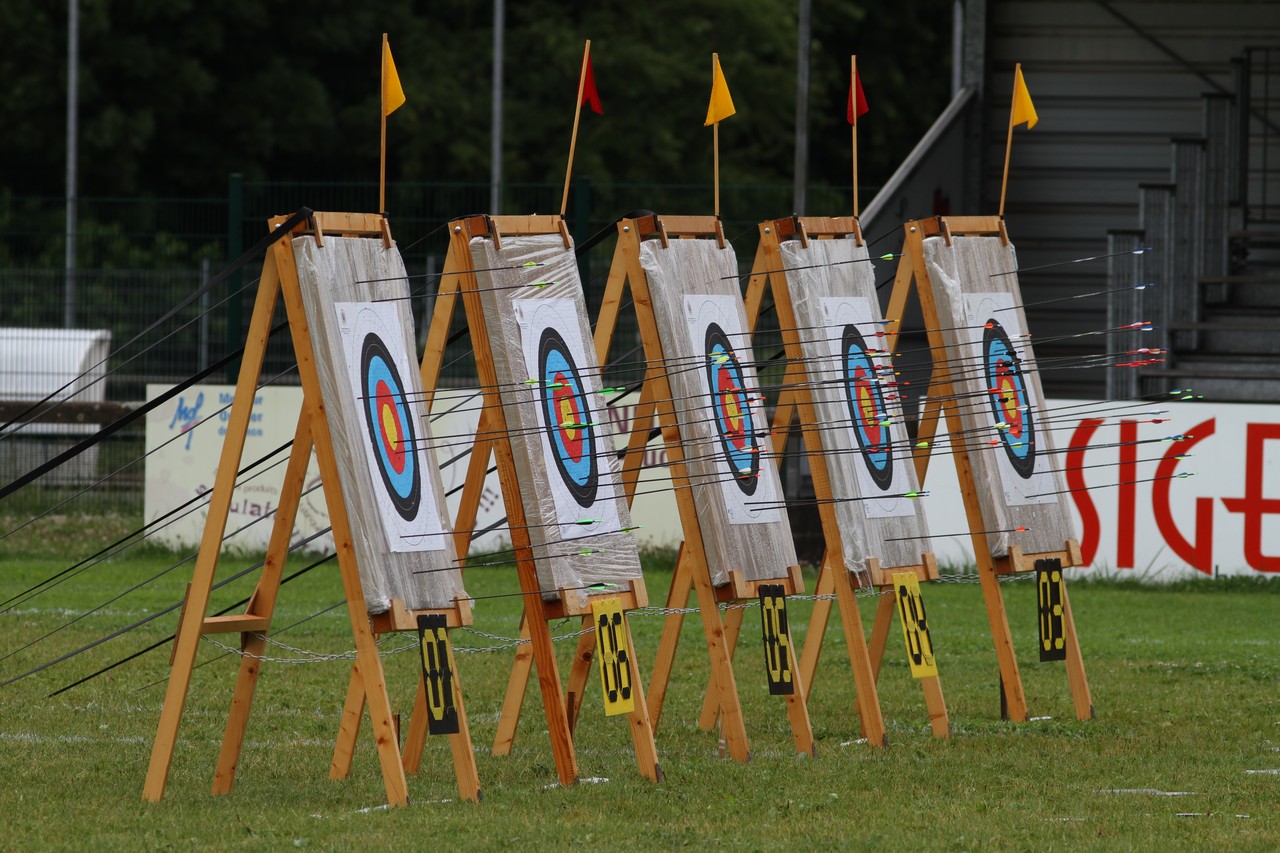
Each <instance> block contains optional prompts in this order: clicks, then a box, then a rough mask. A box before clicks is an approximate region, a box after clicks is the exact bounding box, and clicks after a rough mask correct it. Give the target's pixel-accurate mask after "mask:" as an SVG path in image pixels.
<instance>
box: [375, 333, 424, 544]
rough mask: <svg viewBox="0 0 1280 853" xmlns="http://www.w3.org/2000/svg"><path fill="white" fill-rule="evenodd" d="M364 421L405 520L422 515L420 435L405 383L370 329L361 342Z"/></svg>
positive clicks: (381, 470) (389, 491)
mask: <svg viewBox="0 0 1280 853" xmlns="http://www.w3.org/2000/svg"><path fill="white" fill-rule="evenodd" d="M360 375H361V377H363V383H362V384H363V386H364V394H363V398H364V407H363V408H364V420H365V425H366V427H367V428H368V432H369V443H370V444H371V446H372V447H373V455H374V458H375V459H376V460H377V463H378V464H377V468H378V473H379V474H380V475H381V477H382V485H383V486H384V487H385V488H386V490H387V495H388V496H389V497H390V498H391V504H392V506H394V507H395V508H396V512H398V513H399V514H400V517H401V518H403V519H404V520H405V521H412V520H413V519H414V518H416V517H417V515H418V510H419V508H420V506H421V503H422V480H421V478H420V477H419V474H418V464H417V455H416V453H415V452H414V448H415V446H416V445H417V435H416V431H415V429H414V425H413V417H412V416H411V415H410V414H409V408H408V406H406V405H405V389H404V383H403V382H401V380H400V372H399V371H398V370H396V365H395V362H394V361H393V360H392V358H391V354H390V353H389V352H388V351H387V345H386V344H385V343H383V340H382V338H381V337H379V336H378V335H377V334H375V333H373V332H370V333H369V334H367V335H365V337H364V341H363V342H362V343H361V345H360Z"/></svg>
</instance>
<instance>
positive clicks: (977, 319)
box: [962, 292, 1059, 505]
mask: <svg viewBox="0 0 1280 853" xmlns="http://www.w3.org/2000/svg"><path fill="white" fill-rule="evenodd" d="M1014 307H1015V303H1014V300H1013V295H1012V294H1010V293H999V292H997V293H975V294H967V295H966V296H965V328H964V329H963V330H962V333H963V334H964V335H965V336H967V337H968V350H969V352H968V356H967V358H966V361H965V364H964V366H963V370H964V372H965V373H972V374H976V378H977V381H978V382H979V383H980V384H981V385H982V387H983V389H984V394H983V399H980V400H974V401H969V402H967V405H970V406H972V408H973V414H974V419H975V420H977V421H978V422H982V421H983V420H985V419H989V421H988V422H989V423H990V425H991V430H990V432H989V433H988V432H985V431H980V432H978V433H976V434H975V436H974V437H973V440H972V441H971V443H983V444H985V447H984V448H983V450H982V451H981V452H987V453H991V454H994V455H995V458H996V467H997V468H998V469H999V471H1000V481H1001V484H1002V485H1003V487H1004V493H1005V500H1006V501H1007V502H1008V503H1010V504H1019V505H1027V504H1043V503H1055V502H1057V501H1058V499H1059V498H1058V496H1057V495H1052V494H1048V493H1051V492H1054V491H1056V489H1057V484H1056V479H1055V478H1054V476H1053V472H1052V469H1051V468H1050V467H1049V464H1048V462H1047V460H1046V459H1045V458H1044V455H1043V454H1041V453H1038V452H1037V444H1038V442H1037V435H1036V431H1037V426H1038V425H1037V423H1036V421H1037V415H1038V412H1039V400H1038V399H1037V397H1036V392H1035V384H1034V383H1033V382H1031V381H1030V377H1029V376H1028V374H1027V370H1028V366H1027V364H1026V363H1025V361H1024V360H1023V357H1022V344H1021V342H1022V341H1024V340H1025V339H1026V336H1025V335H1024V334H1023V329H1022V323H1021V319H1020V317H1019V314H1018V312H1017V311H1016V310H1014Z"/></svg>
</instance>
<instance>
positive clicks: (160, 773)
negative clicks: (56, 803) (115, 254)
mask: <svg viewBox="0 0 1280 853" xmlns="http://www.w3.org/2000/svg"><path fill="white" fill-rule="evenodd" d="M279 293H280V269H279V261H278V260H277V259H276V258H275V256H274V254H269V255H268V257H267V259H266V261H265V262H264V263H263V268H262V280H261V281H260V282H259V284H258V295H257V297H256V299H255V301H254V306H253V315H252V317H251V318H250V321H249V331H248V334H247V335H246V337H245V348H244V358H243V360H242V361H241V363H240V375H239V376H238V377H237V379H236V393H235V398H234V400H233V402H232V404H231V412H230V414H229V415H228V419H227V431H226V440H225V441H224V442H223V445H222V455H221V456H220V457H219V462H218V475H217V477H216V478H215V480H214V484H213V493H212V495H211V496H210V500H209V510H208V514H207V516H206V517H205V529H204V534H203V536H202V537H201V540H200V551H199V556H198V557H197V558H196V567H195V570H194V571H193V572H192V575H191V586H190V587H188V590H187V600H186V603H185V605H184V606H183V608H182V615H181V616H180V617H179V621H178V629H177V632H176V633H175V635H174V647H173V662H172V664H171V665H170V669H169V683H168V686H167V687H166V688H165V694H164V705H163V707H162V708H161V710H160V722H159V724H158V725H157V726H156V739H155V741H154V742H153V743H152V746H151V759H150V762H149V764H148V765H147V778H146V781H145V782H143V785H142V798H143V799H144V800H147V801H148V802H153V803H155V802H159V801H160V799H161V798H162V797H163V796H164V789H165V784H166V783H167V782H168V780H169V767H170V765H171V764H172V762H173V749H174V747H175V746H176V745H177V742H178V729H179V727H180V726H181V725H182V712H183V709H184V706H185V705H186V701H187V689H188V688H189V687H190V686H191V673H192V671H193V670H194V669H195V664H196V653H197V652H198V651H199V646H200V635H201V631H202V629H203V624H204V618H205V611H206V609H207V608H208V606H209V593H210V590H211V589H212V587H213V579H214V575H215V574H216V573H217V567H218V556H219V554H220V553H221V547H222V536H223V534H224V533H225V532H226V528H227V516H228V514H229V513H230V511H231V500H232V497H233V496H234V490H235V481H236V472H237V471H238V470H239V468H240V458H241V455H242V453H243V451H244V442H245V438H246V436H247V434H248V429H249V418H250V415H251V414H252V412H253V401H254V394H255V389H256V388H257V384H258V377H259V375H260V373H261V370H262V359H263V356H264V354H265V352H266V345H267V336H268V335H269V334H270V329H271V320H272V316H273V314H274V312H275V306H276V299H277V297H278V296H279Z"/></svg>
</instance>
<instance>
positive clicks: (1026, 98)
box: [1009, 65, 1040, 130]
mask: <svg viewBox="0 0 1280 853" xmlns="http://www.w3.org/2000/svg"><path fill="white" fill-rule="evenodd" d="M1038 121H1040V117H1039V116H1037V115H1036V105H1035V104H1033V103H1031V93H1030V92H1028V91H1027V82H1026V81H1025V80H1023V79H1022V66H1021V65H1019V66H1018V67H1017V69H1016V70H1015V71H1014V74H1013V112H1012V113H1011V114H1010V116H1009V126H1010V127H1017V126H1018V125H1020V124H1023V123H1026V125H1027V130H1030V129H1031V128H1033V127H1035V126H1036V122H1038Z"/></svg>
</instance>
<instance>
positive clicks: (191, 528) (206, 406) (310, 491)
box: [143, 385, 333, 552]
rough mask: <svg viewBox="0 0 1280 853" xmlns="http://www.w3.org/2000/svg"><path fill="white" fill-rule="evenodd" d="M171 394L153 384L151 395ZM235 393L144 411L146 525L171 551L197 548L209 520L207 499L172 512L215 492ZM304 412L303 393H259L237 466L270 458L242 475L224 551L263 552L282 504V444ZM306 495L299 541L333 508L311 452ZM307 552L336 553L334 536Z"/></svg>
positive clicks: (204, 390)
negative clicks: (275, 512) (276, 510)
mask: <svg viewBox="0 0 1280 853" xmlns="http://www.w3.org/2000/svg"><path fill="white" fill-rule="evenodd" d="M168 390H169V386H168V385H148V386H147V398H148V399H152V398H154V397H157V396H159V395H160V394H162V393H164V392H165V391H168ZM235 391H236V389H235V386H234V385H196V386H193V387H192V388H190V389H188V390H187V391H185V392H184V393H182V394H180V395H178V396H177V397H175V398H174V399H173V400H170V401H169V402H167V403H165V404H164V405H163V406H159V407H158V408H156V409H153V410H152V411H150V412H148V413H147V436H146V447H147V462H146V487H145V497H144V500H143V511H144V514H145V517H146V521H147V522H148V523H152V522H154V523H155V525H156V527H155V529H154V531H153V532H152V534H151V535H152V538H153V539H154V540H155V541H157V542H159V543H161V544H164V545H168V546H169V547H172V548H189V547H194V546H196V545H199V544H200V537H201V536H202V535H203V533H204V522H205V517H206V516H207V515H208V506H207V505H208V498H207V497H205V498H204V499H203V500H197V501H195V502H194V503H192V504H191V505H190V506H187V507H185V508H183V509H178V510H177V511H175V509H176V508H177V507H179V506H182V505H184V504H186V503H187V502H189V501H192V500H193V499H194V498H197V497H199V496H203V495H206V494H207V493H208V492H211V491H212V490H213V483H214V480H215V479H216V477H217V474H218V460H219V459H220V458H221V456H222V440H223V437H224V436H225V435H226V431H227V422H228V421H229V420H230V417H231V401H232V399H234V397H235ZM301 408H302V389H301V388H298V387H280V388H272V387H266V388H262V389H259V391H258V394H257V397H256V399H255V400H254V407H253V414H252V416H251V420H250V422H249V430H248V434H247V435H246V437H245V443H244V455H243V456H242V457H241V462H240V467H241V469H244V468H245V466H247V465H249V464H250V463H252V462H254V461H255V460H258V459H261V458H262V457H264V456H266V455H267V454H269V453H270V454H272V455H271V457H270V458H269V459H267V460H265V461H264V462H262V463H261V464H259V465H256V466H254V467H252V468H251V469H249V470H248V471H245V473H244V474H242V475H241V476H240V478H239V485H237V487H236V490H235V495H234V497H233V498H232V501H231V512H230V514H229V515H228V517H227V533H228V534H232V535H230V536H229V538H228V540H227V543H226V547H227V548H229V549H231V550H235V551H244V552H256V551H265V550H266V547H267V542H268V540H269V539H270V538H271V526H272V524H273V522H274V515H273V514H272V513H273V511H274V510H275V508H276V507H277V506H278V505H279V503H280V483H281V482H282V481H283V479H284V469H285V467H286V466H287V465H288V461H289V448H287V447H283V446H284V445H286V444H287V443H289V442H290V441H292V440H293V434H294V431H295V430H296V429H297V426H298V412H299V410H300V409H301ZM281 448H283V449H281ZM275 451H279V452H275ZM304 491H305V492H306V493H305V494H304V495H303V497H302V503H301V505H300V506H299V507H298V519H297V522H296V523H295V525H294V535H293V540H292V541H293V543H294V544H297V543H298V542H300V541H302V540H304V539H307V538H309V537H311V536H314V535H315V534H316V533H318V532H319V531H322V530H326V529H327V528H328V527H329V511H328V510H327V509H326V507H325V503H324V494H323V493H322V490H321V489H320V470H319V468H318V467H317V465H316V460H315V454H314V453H313V454H312V457H311V464H310V466H309V467H308V469H307V479H306V484H305V486H304ZM237 531H238V532H237ZM307 548H308V550H314V551H321V550H323V551H331V550H333V539H332V537H331V536H329V535H328V534H327V533H326V534H324V535H322V536H320V537H318V538H316V539H315V540H314V541H312V542H310V543H309V544H308V545H307Z"/></svg>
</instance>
